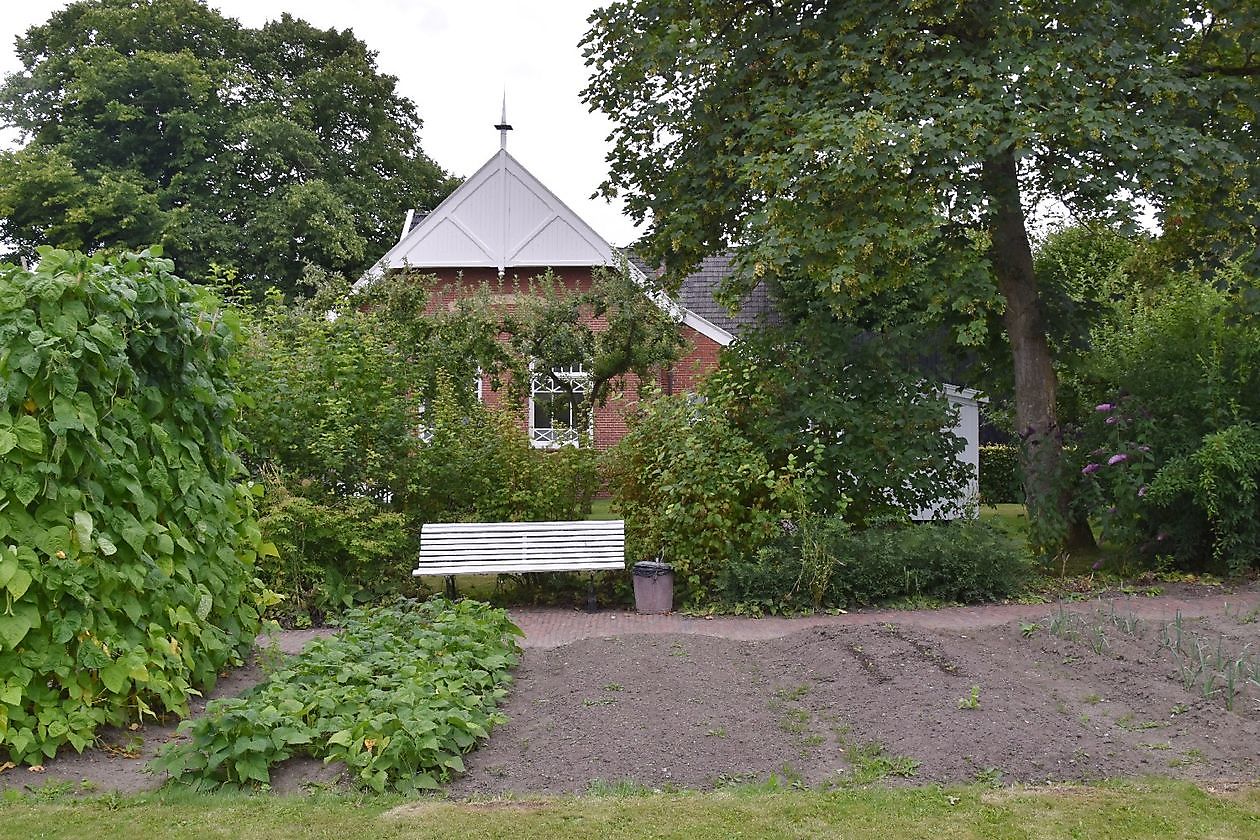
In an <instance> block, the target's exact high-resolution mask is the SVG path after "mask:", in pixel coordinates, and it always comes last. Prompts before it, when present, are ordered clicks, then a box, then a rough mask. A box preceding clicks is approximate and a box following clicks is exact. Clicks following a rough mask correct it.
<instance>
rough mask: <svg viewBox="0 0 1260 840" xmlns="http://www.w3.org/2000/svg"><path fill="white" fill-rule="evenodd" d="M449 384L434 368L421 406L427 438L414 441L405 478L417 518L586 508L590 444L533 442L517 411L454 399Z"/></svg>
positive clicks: (592, 468) (524, 515)
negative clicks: (432, 391)
mask: <svg viewBox="0 0 1260 840" xmlns="http://www.w3.org/2000/svg"><path fill="white" fill-rule="evenodd" d="M456 390H457V389H456V388H455V387H454V385H453V383H452V382H451V380H450V378H449V377H447V376H445V375H444V374H440V375H439V376H438V382H437V394H436V396H435V397H434V400H433V401H432V402H431V403H430V410H429V411H426V412H425V416H424V420H425V423H426V426H427V427H428V440H427V441H424V442H422V443H421V444H420V445H419V447H418V449H419V451H418V453H417V456H416V458H415V461H414V464H413V466H412V473H411V475H410V476H409V478H408V496H409V497H410V498H413V499H415V500H416V503H415V504H416V506H415V516H416V518H417V519H418V520H419V521H421V522H461V521H462V522H520V521H525V522H528V521H541V520H564V519H580V518H582V517H583V516H584V515H585V514H586V511H587V510H588V509H589V508H590V502H591V498H592V497H593V496H594V495H595V491H596V489H598V488H597V485H598V477H597V474H596V464H595V453H594V451H593V450H591V449H589V448H579V447H571V446H565V447H561V448H560V449H558V450H556V451H555V452H551V451H547V450H543V449H535V448H534V447H533V446H531V445H530V442H529V435H528V433H527V432H526V431H525V430H524V429H523V428H522V427H521V422H520V416H519V415H518V414H514V413H512V412H510V411H502V410H500V411H494V410H490V409H487V408H486V407H485V406H483V405H482V404H480V403H472V404H469V405H466V406H461V405H460V404H459V401H458V399H457V398H456V396H455V393H456ZM429 423H431V424H432V425H431V426H429V425H428V424H429Z"/></svg>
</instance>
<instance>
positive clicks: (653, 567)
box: [634, 560, 674, 578]
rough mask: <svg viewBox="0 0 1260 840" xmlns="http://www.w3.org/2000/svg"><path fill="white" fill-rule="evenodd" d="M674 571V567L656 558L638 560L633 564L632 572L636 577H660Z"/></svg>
mask: <svg viewBox="0 0 1260 840" xmlns="http://www.w3.org/2000/svg"><path fill="white" fill-rule="evenodd" d="M673 573H674V567H673V566H671V565H669V564H668V563H660V562H658V561H656V560H640V561H639V562H638V563H635V564H634V574H635V575H636V576H638V577H649V578H655V577H662V576H664V575H670V574H673Z"/></svg>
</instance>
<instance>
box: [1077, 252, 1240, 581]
mask: <svg viewBox="0 0 1260 840" xmlns="http://www.w3.org/2000/svg"><path fill="white" fill-rule="evenodd" d="M1214 280H1215V284H1214V285H1208V284H1206V283H1204V282H1203V281H1202V280H1201V279H1198V278H1191V277H1177V278H1174V279H1172V280H1170V281H1169V282H1168V283H1167V285H1166V286H1165V287H1162V288H1158V289H1156V290H1154V291H1149V290H1142V291H1140V292H1135V293H1134V294H1133V295H1131V296H1130V297H1129V298H1128V299H1126V300H1124V301H1123V302H1122V303H1121V304H1119V305H1118V307H1117V313H1116V315H1115V319H1114V323H1111V324H1108V325H1105V326H1104V327H1100V328H1099V329H1097V330H1095V333H1094V340H1095V349H1094V352H1093V354H1092V355H1091V358H1090V364H1091V367H1090V369H1089V371H1088V373H1089V377H1090V379H1091V381H1092V382H1093V384H1094V387H1095V389H1096V390H1095V392H1094V396H1095V402H1096V403H1097V408H1096V410H1094V411H1091V418H1090V419H1089V421H1088V422H1087V423H1086V424H1085V426H1084V428H1083V429H1082V430H1081V433H1080V443H1079V445H1078V446H1077V447H1076V451H1077V452H1078V453H1079V455H1078V456H1077V462H1076V464H1075V466H1076V468H1077V472H1078V474H1077V476H1076V477H1077V479H1078V480H1079V481H1080V485H1079V487H1080V501H1079V504H1081V505H1082V506H1084V507H1085V508H1086V509H1087V510H1088V511H1089V513H1090V514H1091V515H1092V516H1093V517H1095V518H1097V519H1099V520H1101V521H1102V522H1103V525H1104V532H1103V536H1104V537H1105V538H1107V539H1108V541H1110V542H1112V543H1113V544H1115V545H1117V546H1119V547H1121V548H1124V549H1127V550H1130V551H1133V552H1137V553H1141V554H1147V555H1157V556H1165V557H1171V558H1174V559H1175V560H1176V562H1178V563H1179V564H1181V565H1183V566H1201V565H1205V564H1209V563H1216V564H1217V565H1220V566H1222V567H1225V568H1227V569H1228V570H1230V571H1232V572H1234V573H1240V572H1242V571H1244V570H1246V569H1247V568H1248V567H1250V566H1254V565H1255V564H1256V563H1257V561H1260V550H1258V549H1260V539H1258V537H1260V535H1258V534H1257V533H1256V530H1255V526H1254V521H1255V515H1256V495H1255V491H1254V487H1255V486H1256V483H1257V481H1258V480H1260V459H1257V457H1256V454H1257V453H1256V432H1255V429H1256V428H1257V426H1258V424H1260V319H1257V317H1256V316H1257V313H1256V311H1255V307H1254V305H1253V304H1252V303H1251V300H1250V297H1249V293H1248V290H1249V289H1250V288H1251V287H1252V286H1254V278H1251V277H1248V276H1247V275H1246V274H1245V273H1244V272H1243V271H1242V270H1241V269H1238V268H1227V269H1224V270H1221V271H1220V272H1218V273H1217V276H1216V277H1215V278H1214Z"/></svg>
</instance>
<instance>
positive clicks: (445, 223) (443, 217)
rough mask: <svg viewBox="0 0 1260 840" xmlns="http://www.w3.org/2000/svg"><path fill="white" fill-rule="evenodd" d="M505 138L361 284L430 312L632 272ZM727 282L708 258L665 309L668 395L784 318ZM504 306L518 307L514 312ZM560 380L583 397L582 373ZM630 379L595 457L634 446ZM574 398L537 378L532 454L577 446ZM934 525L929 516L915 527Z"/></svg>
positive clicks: (972, 428) (597, 425)
mask: <svg viewBox="0 0 1260 840" xmlns="http://www.w3.org/2000/svg"><path fill="white" fill-rule="evenodd" d="M504 122H506V121H504ZM497 127H498V128H499V129H500V144H499V150H498V152H497V153H496V154H494V155H493V156H492V157H491V158H490V159H489V160H488V161H487V162H486V163H485V164H484V165H483V166H482V167H481V168H480V169H478V170H477V172H476V173H474V174H473V175H472V176H470V177H469V178H468V179H467V180H466V181H464V183H463V184H462V185H460V187H459V188H458V189H456V190H455V191H454V192H453V193H451V194H450V195H449V196H448V197H447V198H446V200H444V201H443V202H442V203H441V204H440V205H438V206H437V207H436V208H435V209H434V210H433V211H432V212H428V213H420V212H416V211H410V212H408V214H407V219H406V221H405V222H404V224H403V228H402V234H401V236H400V238H399V240H398V242H397V244H395V245H394V246H393V247H392V248H391V249H390V250H389V251H388V252H387V253H386V254H385V255H384V256H383V257H382V258H381V259H380V260H379V261H378V262H377V264H376V265H375V266H374V267H373V269H372V270H371V271H370V272H369V273H368V274H366V275H365V276H364V278H363V279H361V280H360V281H359V283H360V284H362V283H367V282H370V278H371V277H374V276H379V275H380V274H383V273H385V272H388V271H391V270H402V269H408V270H412V271H419V272H421V273H424V274H429V275H433V276H434V277H436V278H437V288H436V289H435V295H434V300H433V302H432V303H431V304H430V305H431V306H444V305H448V304H449V303H450V301H451V299H452V298H454V297H457V296H458V295H460V294H468V293H472V292H473V291H475V290H477V289H480V288H482V287H483V286H484V285H486V284H489V285H491V286H492V287H493V286H494V284H495V283H497V282H499V281H509V283H510V281H512V280H514V279H519V280H521V281H527V280H529V279H531V278H534V277H536V276H538V275H541V274H543V273H544V272H546V271H547V270H549V269H550V270H551V272H552V273H553V274H554V275H555V276H556V277H557V278H558V280H559V282H560V283H562V284H563V286H564V287H566V288H569V289H573V290H574V291H581V290H585V289H588V288H589V287H590V285H591V283H592V278H593V273H594V271H595V269H596V268H597V267H600V266H618V265H620V264H621V263H622V262H623V259H624V255H623V254H622V253H621V252H619V251H618V250H617V249H616V248H614V247H613V246H612V245H610V244H609V243H608V242H606V241H605V240H604V239H603V238H602V237H601V236H600V235H599V234H598V233H596V232H595V230H594V229H593V228H591V226H590V225H589V224H587V223H586V222H585V221H583V220H582V219H581V218H580V217H579V216H578V215H577V214H576V213H574V212H573V211H572V210H571V209H570V208H569V207H567V206H565V204H564V203H563V202H562V201H561V200H560V199H559V198H558V197H556V195H555V194H554V193H552V192H551V190H549V189H547V187H546V185H544V184H543V183H542V182H541V181H540V180H539V179H538V178H536V177H535V176H534V175H533V174H532V173H530V172H529V171H528V170H527V169H526V168H525V167H524V166H523V165H522V164H521V163H520V162H519V161H518V160H516V158H514V157H512V155H511V154H509V153H508V151H507V131H508V130H510V128H511V127H510V126H507V125H505V124H501V125H500V126H497ZM627 262H628V265H629V268H630V270H631V272H632V273H634V274H637V275H638V276H640V277H641V278H643V279H646V278H647V274H648V273H649V271H650V269H649V268H648V267H647V266H645V265H643V264H642V263H639V262H637V261H635V260H633V259H630V260H628V261H627ZM729 272H730V258H729V256H728V255H717V256H712V257H709V258H707V259H705V260H704V261H703V262H702V263H701V265H700V266H699V267H698V268H697V270H696V271H695V272H693V273H692V274H691V275H690V276H688V277H687V278H686V279H685V280H684V281H683V283H682V284H681V287H680V289H679V292H678V294H677V296H676V297H675V299H674V300H673V301H670V302H662V305H663V306H665V307H666V308H667V309H668V311H670V312H671V313H672V314H673V315H674V317H675V319H676V320H677V323H678V330H679V332H680V333H681V335H682V337H683V339H684V341H685V343H686V348H687V349H686V351H685V352H684V354H683V357H682V358H681V360H680V361H679V362H678V363H677V364H675V365H674V366H672V367H670V368H668V369H664V370H662V371H661V372H660V374H659V376H658V379H657V382H656V384H657V385H658V386H659V388H660V389H661V391H663V392H664V393H666V394H672V393H685V392H688V391H691V390H694V389H695V387H696V385H697V383H698V382H699V380H701V379H702V378H703V377H704V376H706V375H707V374H708V373H710V372H712V371H713V370H714V369H715V368H716V367H717V365H718V359H719V355H720V353H721V350H722V348H723V347H726V346H727V345H729V344H730V343H731V342H732V341H734V340H736V339H737V338H738V336H739V334H740V333H741V332H742V331H743V330H745V329H747V328H749V327H750V326H752V325H754V324H756V323H758V322H760V321H762V320H768V321H773V320H774V319H775V317H776V315H777V313H776V311H775V306H774V301H773V299H772V298H771V297H770V295H769V294H768V292H767V290H766V288H765V287H764V286H760V287H758V288H757V289H754V290H753V291H752V292H751V293H749V294H748V295H747V296H745V298H744V299H743V300H742V301H741V304H742V305H741V308H740V310H739V311H738V312H736V313H731V312H730V311H728V310H727V309H725V308H724V307H722V306H721V305H719V304H718V303H717V302H716V301H715V300H714V292H715V290H716V289H717V288H718V286H719V285H720V283H721V282H722V280H723V279H724V278H725V277H726V276H727V275H728V274H729ZM513 288H516V287H513ZM505 302H506V303H508V305H510V301H505ZM589 323H590V326H591V328H592V329H594V330H598V329H600V327H601V324H600V323H599V320H597V319H595V320H592V321H590V322H589ZM553 374H554V376H555V377H562V378H564V379H565V380H566V381H567V382H568V383H570V384H571V385H573V386H575V387H574V390H575V391H578V392H580V391H581V387H580V386H581V382H582V380H583V378H584V375H585V374H584V372H583V371H582V370H580V369H578V370H566V371H555V372H553ZM627 380H628V381H627V382H626V388H625V389H624V392H623V393H622V394H621V396H620V397H618V398H615V399H612V400H609V402H608V403H607V404H606V405H604V406H598V407H596V408H595V410H594V412H593V414H594V416H593V418H592V425H593V429H592V432H593V434H592V439H593V443H594V446H595V447H596V448H598V449H607V448H609V447H611V446H613V445H614V444H616V442H617V441H619V440H620V439H621V438H622V437H623V436H624V435H625V432H626V421H625V417H626V412H627V411H628V410H629V409H630V408H631V407H633V405H634V404H635V403H636V402H637V399H638V396H637V391H638V388H637V386H638V385H639V384H640V383H638V382H637V381H636V380H635V378H634V377H633V376H628V377H627ZM485 385H486V383H484V382H481V381H478V383H477V393H478V396H479V398H480V399H481V400H482V401H483V402H485V403H486V404H487V405H488V406H500V405H502V404H503V403H504V401H505V397H504V395H503V394H502V393H500V392H496V391H494V390H493V389H491V388H488V387H485ZM944 390H945V393H946V395H947V396H948V398H949V400H950V401H951V403H953V404H954V405H956V406H957V407H958V409H959V423H958V425H957V426H956V427H955V429H954V430H953V431H954V433H955V434H957V435H958V436H959V437H962V438H963V439H964V440H965V442H966V449H965V450H964V452H963V453H962V455H961V456H960V457H961V458H962V459H963V460H965V461H966V462H967V463H969V464H970V465H972V467H973V469H974V471H975V474H976V475H977V476H978V474H979V472H978V471H979V430H978V395H977V393H976V392H975V391H970V390H966V389H960V388H955V387H953V386H949V385H947V386H944ZM573 399H574V397H573V396H571V395H570V394H569V392H568V391H567V390H564V389H561V388H558V387H556V385H555V384H554V382H553V381H552V377H549V376H546V375H535V376H534V377H532V381H531V383H530V389H529V400H528V405H527V406H526V407H525V409H524V411H523V412H522V415H523V416H522V417H521V425H522V428H524V429H527V430H528V432H529V435H530V440H531V442H532V443H533V445H534V446H536V447H539V448H556V447H559V446H563V445H568V444H576V443H577V442H578V435H577V434H576V433H575V432H574V431H573V428H572V427H573V419H574V417H575V407H574V405H573V404H572V402H571V401H572V400H573ZM977 486H978V484H977ZM970 495H971V497H974V496H975V495H976V494H975V492H972V493H971V494H970ZM937 516H938V514H937V513H936V512H935V511H931V510H930V511H923V512H920V513H919V514H918V515H917V516H916V518H925V519H926V518H936V517H937Z"/></svg>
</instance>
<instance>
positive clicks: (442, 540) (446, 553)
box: [413, 519, 625, 575]
mask: <svg viewBox="0 0 1260 840" xmlns="http://www.w3.org/2000/svg"><path fill="white" fill-rule="evenodd" d="M624 565H625V522H623V521H622V520H619V519H608V520H594V521H572V522H453V523H440V524H429V525H425V526H424V527H423V528H422V529H421V531H420V558H419V561H418V563H417V566H416V569H415V571H414V572H413V574H416V575H422V574H443V575H449V574H459V573H460V572H463V571H466V572H467V573H469V574H473V573H484V572H487V571H498V570H500V569H501V570H502V571H504V572H525V571H583V570H596V569H610V568H619V567H624Z"/></svg>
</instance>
